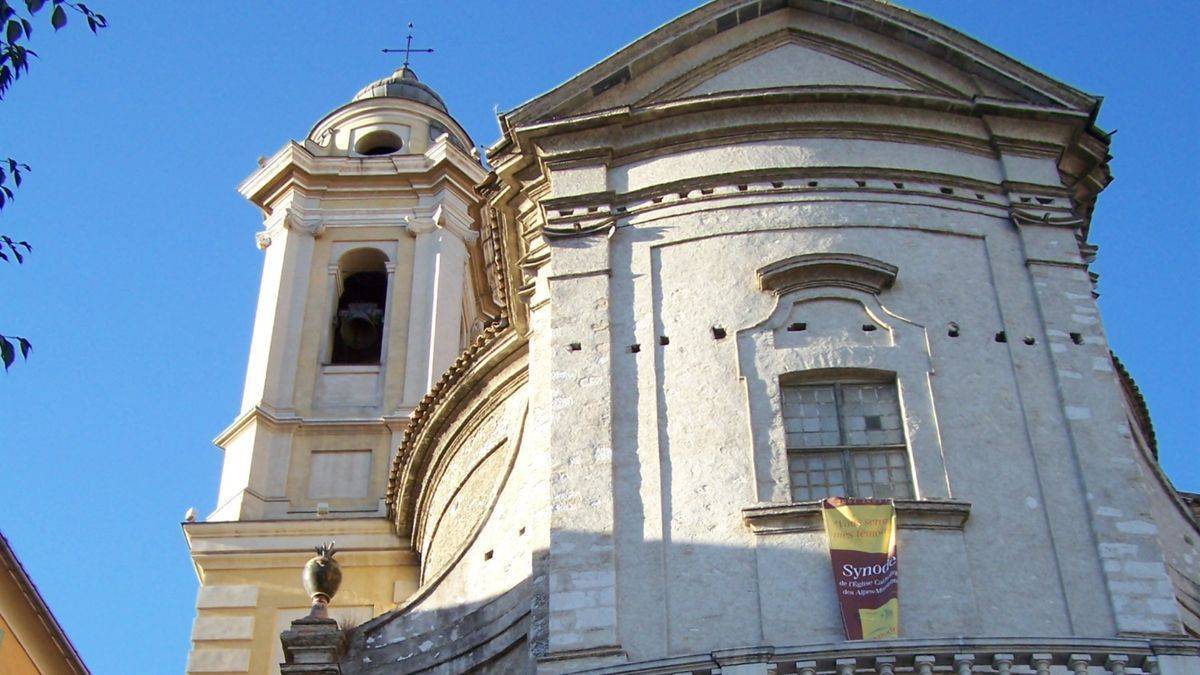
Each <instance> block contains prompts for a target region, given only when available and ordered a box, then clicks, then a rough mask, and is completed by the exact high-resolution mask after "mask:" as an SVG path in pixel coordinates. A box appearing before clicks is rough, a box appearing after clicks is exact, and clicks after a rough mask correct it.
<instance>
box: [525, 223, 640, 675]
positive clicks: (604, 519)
mask: <svg viewBox="0 0 1200 675" xmlns="http://www.w3.org/2000/svg"><path fill="white" fill-rule="evenodd" d="M608 256H609V252H608V241H607V239H606V238H603V237H589V238H586V239H574V240H566V241H564V242H563V243H562V244H561V245H557V246H555V247H554V250H553V252H552V255H551V261H552V262H551V265H550V267H549V268H544V269H543V273H545V272H549V274H548V275H547V276H546V281H547V283H546V291H547V298H548V300H549V309H550V334H549V336H548V340H549V360H550V373H549V382H548V383H547V384H548V386H549V389H550V392H551V393H550V400H551V401H552V404H551V405H552V408H553V413H552V415H551V418H550V491H551V516H550V556H549V574H548V577H549V579H548V584H549V594H550V597H549V628H550V631H549V632H550V635H549V650H548V653H547V655H546V657H544V658H545V659H546V660H547V661H549V662H550V663H553V662H554V661H555V660H569V661H573V662H575V663H573V664H572V665H571V666H566V665H564V666H563V667H564V668H566V669H567V670H570V669H572V668H574V667H575V666H576V665H578V661H577V660H578V659H585V660H588V663H594V662H595V659H600V660H604V659H608V658H614V657H615V658H620V656H621V654H622V652H621V649H620V647H619V644H618V640H619V638H618V632H617V611H616V583H617V581H616V568H615V554H614V544H613V541H614V540H613V528H614V514H613V458H612V434H613V431H612V370H611V359H612V345H611V338H610V330H609V307H608V302H609V288H608V287H609V273H610V270H609V257H608ZM541 339H547V338H541Z"/></svg>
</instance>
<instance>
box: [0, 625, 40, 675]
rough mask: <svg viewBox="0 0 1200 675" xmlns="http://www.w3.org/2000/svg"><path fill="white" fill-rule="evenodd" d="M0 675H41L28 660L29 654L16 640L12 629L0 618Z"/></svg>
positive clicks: (31, 661)
mask: <svg viewBox="0 0 1200 675" xmlns="http://www.w3.org/2000/svg"><path fill="white" fill-rule="evenodd" d="M0 673H4V675H41V674H40V671H38V669H37V667H35V666H34V665H33V659H31V658H29V652H27V651H25V647H23V646H22V645H21V643H20V642H19V641H18V640H17V636H16V635H14V634H13V630H12V627H11V626H9V625H8V622H7V621H5V620H4V617H3V616H0Z"/></svg>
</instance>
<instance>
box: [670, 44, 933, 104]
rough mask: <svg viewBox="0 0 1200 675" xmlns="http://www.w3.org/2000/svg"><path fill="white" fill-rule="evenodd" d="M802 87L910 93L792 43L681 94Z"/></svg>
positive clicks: (876, 75)
mask: <svg viewBox="0 0 1200 675" xmlns="http://www.w3.org/2000/svg"><path fill="white" fill-rule="evenodd" d="M805 86H809V87H812V86H849V87H881V88H884V89H912V87H911V86H910V85H908V84H905V83H904V82H901V81H900V80H898V79H896V78H894V77H889V76H888V75H885V74H883V73H880V72H877V71H875V70H871V69H870V68H865V67H863V66H861V65H859V64H857V63H853V62H851V61H847V60H846V59H843V58H839V57H837V56H832V55H830V54H825V53H822V52H819V51H817V50H815V49H812V48H809V47H805V46H803V45H800V44H797V43H795V42H785V43H783V44H781V45H777V46H773V47H772V48H771V49H769V50H767V51H765V52H763V53H759V54H755V55H753V56H751V57H750V58H748V59H745V60H743V61H741V62H740V63H739V62H735V63H733V64H732V65H729V66H728V67H726V68H725V69H724V70H721V71H720V72H718V73H716V74H713V75H711V76H709V77H707V78H706V79H704V81H702V82H700V83H699V84H697V85H695V86H692V87H689V88H687V89H686V90H685V91H683V92H682V93H683V94H684V95H685V96H700V95H704V94H719V93H723V92H729V91H744V90H747V89H773V88H779V87H805Z"/></svg>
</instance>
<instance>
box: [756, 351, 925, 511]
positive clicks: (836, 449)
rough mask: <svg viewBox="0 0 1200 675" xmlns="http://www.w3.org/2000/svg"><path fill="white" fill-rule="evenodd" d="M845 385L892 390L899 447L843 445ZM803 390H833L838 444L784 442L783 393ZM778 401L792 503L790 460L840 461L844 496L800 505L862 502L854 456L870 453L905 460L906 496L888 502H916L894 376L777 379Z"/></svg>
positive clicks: (913, 477)
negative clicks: (818, 457) (895, 454)
mask: <svg viewBox="0 0 1200 675" xmlns="http://www.w3.org/2000/svg"><path fill="white" fill-rule="evenodd" d="M798 375H800V377H797V376H798ZM847 385H890V386H891V388H892V391H893V392H894V393H895V403H896V413H897V414H898V415H899V417H900V429H899V431H900V436H901V441H900V442H899V443H884V444H877V445H876V444H866V445H853V444H849V443H847V442H846V441H847V435H848V431H849V430H848V429H847V428H846V420H845V418H844V413H843V411H844V410H845V390H844V387H845V386H847ZM806 387H811V388H816V387H831V388H832V389H833V405H834V417H835V420H836V422H837V434H838V443H837V444H834V445H821V446H797V447H792V446H791V444H790V443H789V442H788V441H787V435H788V432H787V429H786V424H787V419H788V417H787V415H786V414H784V413H783V406H784V397H785V396H786V392H787V391H788V390H789V389H799V388H806ZM779 397H780V414H781V421H783V423H784V426H785V429H784V438H785V441H784V451H785V454H786V458H785V459H786V462H787V466H788V471H787V476H788V485H787V490H788V497H789V498H790V499H791V500H792V501H797V500H796V495H795V493H796V485H795V484H794V481H793V478H792V474H793V472H792V470H791V463H792V458H793V456H795V455H804V454H818V453H820V454H826V455H828V454H833V453H837V455H838V456H839V457H840V459H841V465H842V475H843V477H844V480H843V484H844V485H845V491H846V494H844V495H835V494H827V495H825V497H816V498H810V499H809V500H801V501H814V500H819V499H825V498H826V497H847V498H851V499H854V498H862V497H861V495H859V491H860V489H859V481H858V480H857V478H856V476H855V467H854V455H855V454H864V455H865V454H867V453H871V452H889V451H893V452H894V451H898V452H899V453H900V455H901V456H902V457H903V458H904V467H903V471H904V477H905V480H906V484H905V485H904V488H905V490H906V492H907V495H894V496H893V497H890V498H891V499H915V498H916V481H915V476H914V474H913V467H912V458H911V456H910V453H909V439H908V433H907V430H906V428H905V424H904V409H903V407H902V406H901V401H900V387H899V383H898V382H897V380H896V378H895V377H894V376H893V377H890V378H889V377H866V376H854V375H848V376H846V377H842V378H826V377H821V378H812V379H809V378H804V377H802V374H800V373H790V374H788V375H785V376H783V377H781V378H780V381H779ZM889 482H890V481H889ZM891 484H893V485H894V483H891ZM868 498H880V497H874V496H872V497H868Z"/></svg>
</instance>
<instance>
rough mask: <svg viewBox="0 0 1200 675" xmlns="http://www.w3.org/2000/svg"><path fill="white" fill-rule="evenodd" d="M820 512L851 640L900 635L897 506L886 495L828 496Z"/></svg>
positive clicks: (835, 584) (843, 617) (843, 621)
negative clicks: (863, 496)
mask: <svg viewBox="0 0 1200 675" xmlns="http://www.w3.org/2000/svg"><path fill="white" fill-rule="evenodd" d="M823 507H824V508H822V509H821V513H822V516H823V519H824V521H825V534H826V536H827V538H828V539H829V558H830V560H831V561H832V562H833V582H834V587H835V588H836V589H837V596H838V604H839V605H840V606H841V608H842V625H843V626H844V627H845V629H846V638H847V639H849V640H887V639H890V638H897V637H899V636H900V599H899V586H898V585H897V575H896V507H895V506H894V505H893V504H892V501H891V500H887V499H843V498H838V497H834V498H830V499H826V500H825V501H824V503H823Z"/></svg>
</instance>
